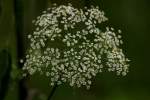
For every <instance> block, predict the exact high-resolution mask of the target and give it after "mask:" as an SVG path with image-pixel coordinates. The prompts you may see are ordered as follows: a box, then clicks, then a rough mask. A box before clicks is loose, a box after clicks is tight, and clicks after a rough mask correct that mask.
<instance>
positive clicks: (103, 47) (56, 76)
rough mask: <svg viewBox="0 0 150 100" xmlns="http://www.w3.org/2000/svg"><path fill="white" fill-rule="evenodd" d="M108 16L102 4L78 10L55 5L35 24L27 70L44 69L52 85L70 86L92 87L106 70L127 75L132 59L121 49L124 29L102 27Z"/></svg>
mask: <svg viewBox="0 0 150 100" xmlns="http://www.w3.org/2000/svg"><path fill="white" fill-rule="evenodd" d="M106 20H107V18H106V17H105V16H104V12H103V11H100V10H99V8H98V7H91V8H90V9H87V8H86V7H85V8H84V9H77V8H74V7H72V6H71V5H70V4H69V5H67V6H65V5H60V6H56V5H55V6H53V7H51V8H48V9H47V11H44V12H43V14H42V15H41V16H39V17H37V19H36V20H35V21H33V23H34V24H35V27H36V30H35V31H34V32H33V34H29V35H28V39H29V40H30V47H29V49H28V51H27V55H26V57H25V61H24V66H23V70H25V71H28V73H29V74H30V75H32V74H34V73H35V72H40V73H42V74H44V75H45V76H47V77H49V78H50V80H51V85H54V84H61V83H63V82H67V83H69V84H70V86H77V87H81V86H82V85H85V86H86V87H87V88H90V85H91V83H92V82H91V79H92V77H94V76H96V74H98V73H101V72H102V71H103V69H108V71H116V72H117V75H123V76H124V75H126V74H127V72H128V66H129V65H128V64H127V63H128V61H129V60H128V59H127V58H125V55H124V54H123V52H122V49H121V48H120V44H122V40H121V39H120V38H121V35H120V33H121V31H120V30H119V31H118V32H117V34H118V35H117V34H116V33H115V32H114V29H113V28H108V27H107V28H106V31H104V32H103V31H102V30H101V29H100V26H99V25H100V24H101V23H102V22H105V21H106Z"/></svg>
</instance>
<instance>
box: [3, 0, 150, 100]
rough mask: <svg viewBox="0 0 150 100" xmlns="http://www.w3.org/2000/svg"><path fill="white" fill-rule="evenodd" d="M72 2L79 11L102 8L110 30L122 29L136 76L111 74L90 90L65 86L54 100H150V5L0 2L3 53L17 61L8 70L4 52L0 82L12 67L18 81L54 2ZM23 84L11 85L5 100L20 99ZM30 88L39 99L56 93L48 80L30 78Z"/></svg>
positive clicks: (78, 0)
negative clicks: (36, 28)
mask: <svg viewBox="0 0 150 100" xmlns="http://www.w3.org/2000/svg"><path fill="white" fill-rule="evenodd" d="M68 2H70V3H72V5H73V6H75V7H78V8H82V7H84V6H85V5H98V6H99V7H100V8H101V9H102V10H104V12H105V13H106V16H107V17H108V18H109V24H108V26H112V27H114V28H115V29H121V30H122V32H123V34H122V35H123V41H124V45H123V49H124V53H125V54H126V56H127V57H128V58H129V59H130V60H131V62H130V71H129V73H128V75H127V76H126V77H118V76H116V75H115V73H107V72H105V73H102V74H99V75H98V76H97V77H96V78H95V79H93V85H92V87H91V89H90V90H86V89H84V88H80V89H77V88H71V87H69V86H68V85H67V84H64V85H61V86H59V87H58V88H57V89H56V91H55V94H54V96H53V98H52V100H150V64H149V63H150V53H149V52H150V21H149V18H150V2H149V0H0V51H1V52H2V50H4V49H5V50H6V51H7V52H8V54H6V56H7V57H8V58H9V56H8V55H10V58H11V62H12V63H11V65H12V66H10V65H7V63H8V62H6V59H5V58H4V57H5V55H3V53H0V54H2V56H1V55H0V62H1V63H0V64H1V65H0V78H1V80H0V81H2V78H3V77H4V75H3V72H5V70H7V69H6V68H7V67H8V66H10V67H11V68H10V69H12V71H13V72H12V73H10V77H16V76H15V75H16V74H15V75H14V73H17V71H16V69H17V68H18V66H19V64H18V60H17V59H19V58H21V57H22V56H23V55H24V51H25V49H26V48H27V42H26V38H25V37H26V35H27V34H28V33H31V32H32V30H33V26H32V23H31V22H32V20H33V19H35V18H36V17H37V16H38V15H40V14H41V13H42V11H43V10H45V9H46V8H47V7H49V6H51V4H52V3H57V4H58V5H60V4H67V3H68ZM3 56H4V57H3ZM3 63H5V64H3ZM6 72H7V71H6ZM8 72H9V71H8ZM8 72H7V73H8ZM4 79H6V78H4ZM4 82H5V81H4ZM6 82H7V81H6ZM17 82H18V81H16V84H15V85H12V84H9V87H8V91H7V92H6V96H5V97H6V98H5V100H18V96H19V89H18V88H20V87H19V86H18V85H17V84H18V83H17ZM1 83H2V82H1ZM10 83H13V82H10ZM26 83H27V87H28V90H29V94H30V97H33V98H34V100H41V99H43V100H45V99H44V98H47V96H48V94H49V92H50V90H51V87H50V86H49V83H48V80H47V79H46V78H45V77H42V76H39V75H34V76H32V77H30V79H28V80H27V81H26ZM0 85H1V84H0ZM4 86H6V85H3V86H1V87H4ZM0 89H2V88H0ZM0 98H1V97H0ZM40 98H41V99H40ZM28 100H31V99H28Z"/></svg>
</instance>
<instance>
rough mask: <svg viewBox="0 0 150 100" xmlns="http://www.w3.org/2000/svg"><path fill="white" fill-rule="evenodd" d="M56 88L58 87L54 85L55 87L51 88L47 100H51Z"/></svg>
mask: <svg viewBox="0 0 150 100" xmlns="http://www.w3.org/2000/svg"><path fill="white" fill-rule="evenodd" d="M57 87H58V85H57V84H55V86H54V87H53V88H52V91H51V92H50V94H49V96H48V98H47V100H51V98H52V97H53V95H54V93H55V91H56V89H57Z"/></svg>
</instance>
